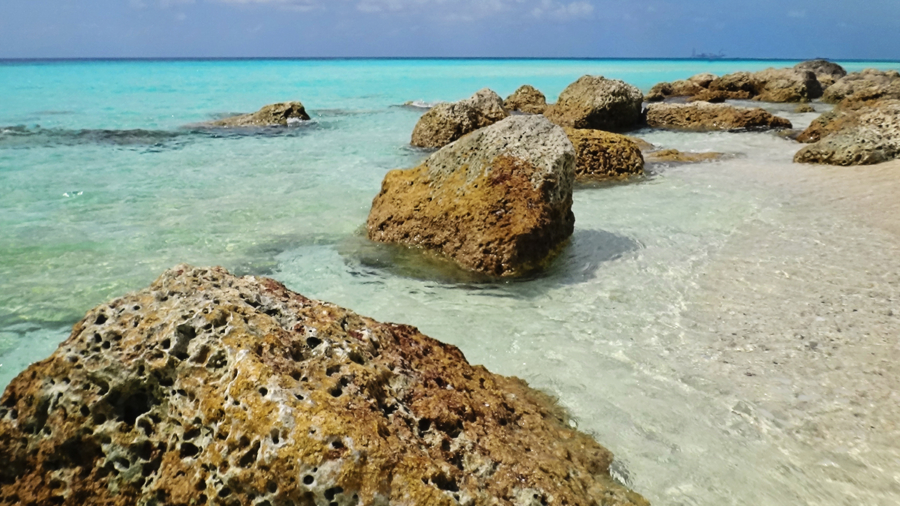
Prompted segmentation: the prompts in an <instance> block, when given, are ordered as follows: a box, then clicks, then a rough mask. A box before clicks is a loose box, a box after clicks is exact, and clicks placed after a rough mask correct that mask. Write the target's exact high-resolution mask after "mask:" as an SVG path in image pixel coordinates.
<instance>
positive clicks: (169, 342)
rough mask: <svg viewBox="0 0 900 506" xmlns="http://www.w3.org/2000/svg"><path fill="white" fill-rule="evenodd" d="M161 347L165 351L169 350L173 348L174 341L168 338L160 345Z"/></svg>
mask: <svg viewBox="0 0 900 506" xmlns="http://www.w3.org/2000/svg"><path fill="white" fill-rule="evenodd" d="M159 345H160V346H162V348H163V349H164V350H168V349H169V348H171V347H172V340H171V339H169V338H168V337H167V338H165V339H163V340H162V342H161V343H159Z"/></svg>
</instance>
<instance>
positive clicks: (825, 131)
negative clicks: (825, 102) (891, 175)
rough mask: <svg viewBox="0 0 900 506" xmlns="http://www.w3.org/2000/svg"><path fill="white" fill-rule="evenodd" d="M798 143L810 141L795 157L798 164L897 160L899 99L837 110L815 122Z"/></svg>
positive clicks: (899, 136)
mask: <svg viewBox="0 0 900 506" xmlns="http://www.w3.org/2000/svg"><path fill="white" fill-rule="evenodd" d="M798 140H800V141H801V142H813V144H810V145H809V146H806V147H804V148H803V149H801V150H800V151H799V152H798V153H797V154H796V155H795V157H794V161H795V162H798V163H820V164H828V165H870V164H875V163H881V162H886V161H889V160H893V159H896V158H900V100H883V101H879V102H874V103H871V104H868V105H866V106H865V107H862V108H860V109H857V110H850V111H847V110H842V109H838V110H836V111H834V112H832V113H828V114H826V115H823V116H822V117H820V118H819V119H817V120H816V121H814V122H813V124H812V125H811V126H810V127H809V128H808V129H807V130H806V131H804V132H803V133H802V134H801V135H800V137H799V138H798Z"/></svg>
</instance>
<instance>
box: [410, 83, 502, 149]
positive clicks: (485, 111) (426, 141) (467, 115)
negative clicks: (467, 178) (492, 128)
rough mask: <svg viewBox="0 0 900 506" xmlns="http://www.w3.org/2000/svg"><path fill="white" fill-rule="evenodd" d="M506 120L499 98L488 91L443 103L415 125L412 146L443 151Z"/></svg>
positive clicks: (484, 90)
mask: <svg viewBox="0 0 900 506" xmlns="http://www.w3.org/2000/svg"><path fill="white" fill-rule="evenodd" d="M507 116H509V113H508V112H507V111H506V110H505V109H504V108H503V99H502V98H500V95H497V93H495V92H494V91H492V90H489V89H487V88H485V89H482V90H480V91H478V92H477V93H475V94H474V95H472V96H471V97H469V98H467V99H465V100H460V101H459V102H452V103H441V104H437V105H435V106H434V107H432V108H431V109H429V110H428V112H426V113H425V114H423V115H422V117H421V118H419V122H418V123H416V126H415V128H414V129H413V133H412V139H411V141H410V143H411V144H412V145H413V146H418V147H422V148H440V147H443V146H446V145H447V144H450V143H451V142H453V141H455V140H457V139H459V138H460V137H462V136H464V135H466V134H467V133H470V132H474V131H475V130H478V129H479V128H484V127H486V126H488V125H492V124H494V123H496V122H498V121H500V120H502V119H504V118H506V117H507Z"/></svg>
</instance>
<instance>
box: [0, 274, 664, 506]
mask: <svg viewBox="0 0 900 506" xmlns="http://www.w3.org/2000/svg"><path fill="white" fill-rule="evenodd" d="M0 455H2V456H3V458H2V461H0V504H2V505H3V506H13V505H16V506H46V505H54V504H60V505H71V506H82V505H110V506H112V505H116V506H119V505H121V506H125V505H129V506H130V505H142V506H150V505H156V506H161V505H169V506H187V505H205V504H210V505H224V506H232V505H234V506H237V505H254V506H287V505H294V506H300V505H306V506H311V505H319V506H336V505H339V506H348V505H388V504H396V505H456V504H464V505H488V504H491V505H516V506H525V505H544V504H546V505H572V506H574V505H601V504H602V505H610V506H612V505H622V506H625V505H635V506H637V505H647V502H646V501H645V500H644V499H643V498H642V497H640V496H639V495H637V494H635V493H634V492H631V491H629V490H627V489H626V488H624V487H622V486H621V485H618V484H616V483H615V482H614V481H613V480H611V478H610V475H609V466H610V463H611V460H612V455H611V454H610V453H609V451H607V450H606V449H604V448H603V447H601V446H600V445H598V444H597V443H596V442H595V441H594V440H593V439H591V438H590V437H588V436H587V435H585V434H582V433H579V432H577V431H575V430H572V429H571V428H569V426H568V423H567V419H566V417H565V415H564V413H562V412H561V411H560V410H559V408H558V407H556V406H555V405H554V404H553V403H552V402H550V401H549V400H548V399H547V398H546V397H545V396H543V395H542V394H540V393H538V392H536V391H534V390H531V389H530V388H528V386H527V385H526V384H525V383H524V382H522V381H521V380H518V379H516V378H507V377H503V376H499V375H495V374H492V373H490V372H488V371H487V370H486V369H484V368H483V367H479V366H471V365H469V364H468V362H466V360H465V357H464V356H463V354H462V353H461V352H460V351H459V350H458V349H457V348H456V347H454V346H450V345H446V344H443V343H440V342H438V341H436V340H434V339H431V338H429V337H427V336H425V335H422V334H421V333H419V332H418V331H417V330H416V329H415V328H413V327H409V326H405V325H394V324H385V323H379V322H376V321H374V320H372V319H369V318H365V317H362V316H359V315H357V314H355V313H353V312H351V311H349V310H346V309H343V308H340V307H338V306H335V305H332V304H328V303H325V302H319V301H315V300H311V299H307V298H305V297H303V296H302V295H299V294H296V293H293V292H291V291H289V290H287V289H286V288H285V287H284V286H283V285H281V284H280V283H278V282H276V281H274V280H271V279H267V278H255V277H243V278H238V277H235V276H232V275H231V274H229V273H228V272H227V271H225V270H224V269H222V268H208V269H205V268H195V267H191V266H188V265H179V266H177V267H175V268H173V269H171V270H169V271H167V272H165V273H164V274H163V275H162V276H161V277H160V278H159V279H157V280H156V281H155V282H154V283H153V284H152V285H151V286H150V287H149V288H147V289H144V290H141V291H139V292H136V293H133V294H130V295H127V296H125V297H122V298H119V299H115V300H113V301H111V302H109V303H107V304H104V305H101V306H99V307H97V308H95V309H93V310H92V311H90V312H89V313H88V314H87V316H86V317H85V318H84V319H83V320H82V321H80V322H79V323H78V324H76V325H75V327H74V328H73V330H72V334H71V336H70V337H69V338H68V339H67V340H66V341H65V342H63V343H62V345H60V347H59V348H58V349H57V351H56V352H55V353H53V354H52V355H51V356H50V357H49V358H47V359H45V360H43V361H41V362H38V363H36V364H33V365H32V366H31V367H29V368H28V369H27V370H26V371H24V372H23V373H22V374H20V375H19V376H18V377H17V378H16V379H15V380H13V382H12V383H11V384H10V385H9V387H8V388H7V389H6V391H5V393H4V394H3V396H2V398H0Z"/></svg>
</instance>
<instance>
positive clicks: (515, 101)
mask: <svg viewBox="0 0 900 506" xmlns="http://www.w3.org/2000/svg"><path fill="white" fill-rule="evenodd" d="M503 107H504V108H505V109H506V110H507V111H520V112H524V113H527V114H543V112H544V109H546V108H547V97H545V96H544V94H543V93H541V92H540V91H538V90H537V89H535V88H534V87H533V86H531V85H529V84H526V85H524V86H521V87H519V89H517V90H516V91H515V92H513V94H512V95H510V96H509V97H507V98H506V100H504V101H503Z"/></svg>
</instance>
